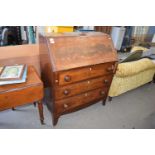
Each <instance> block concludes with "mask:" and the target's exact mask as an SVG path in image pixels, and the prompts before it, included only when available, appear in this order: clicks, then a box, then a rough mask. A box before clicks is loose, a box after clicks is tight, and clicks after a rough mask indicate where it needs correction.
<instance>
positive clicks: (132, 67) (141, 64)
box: [115, 58, 155, 77]
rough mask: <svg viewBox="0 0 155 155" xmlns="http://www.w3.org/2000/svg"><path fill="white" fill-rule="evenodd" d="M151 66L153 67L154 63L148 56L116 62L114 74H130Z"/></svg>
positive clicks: (122, 75) (119, 75)
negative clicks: (130, 60)
mask: <svg viewBox="0 0 155 155" xmlns="http://www.w3.org/2000/svg"><path fill="white" fill-rule="evenodd" d="M151 68H155V63H153V62H152V61H151V60H150V59H148V58H144V59H140V60H137V61H132V62H125V63H120V64H118V67H117V70H116V75H115V76H118V77H125V76H131V75H134V74H137V73H139V72H142V71H144V70H147V69H151Z"/></svg>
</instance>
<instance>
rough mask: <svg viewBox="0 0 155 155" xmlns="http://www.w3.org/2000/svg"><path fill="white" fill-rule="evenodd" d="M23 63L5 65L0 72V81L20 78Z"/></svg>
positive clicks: (23, 66)
mask: <svg viewBox="0 0 155 155" xmlns="http://www.w3.org/2000/svg"><path fill="white" fill-rule="evenodd" d="M24 69H25V65H23V64H22V65H14V66H5V67H3V68H2V70H1V72H0V81H5V80H7V81H8V80H18V79H21V78H22V75H23V72H24Z"/></svg>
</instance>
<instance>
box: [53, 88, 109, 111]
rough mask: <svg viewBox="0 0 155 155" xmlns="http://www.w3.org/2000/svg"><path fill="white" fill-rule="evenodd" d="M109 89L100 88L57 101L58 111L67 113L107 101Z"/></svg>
mask: <svg viewBox="0 0 155 155" xmlns="http://www.w3.org/2000/svg"><path fill="white" fill-rule="evenodd" d="M107 90H108V89H107V88H104V89H103V88H99V89H96V90H93V91H89V92H86V93H83V94H80V95H77V96H74V97H70V98H67V99H64V100H59V101H56V102H55V104H56V106H55V107H56V109H55V110H56V111H57V112H58V113H63V112H67V111H70V110H74V109H76V108H80V106H84V105H87V104H89V103H90V102H93V101H96V100H99V99H105V98H106V96H107Z"/></svg>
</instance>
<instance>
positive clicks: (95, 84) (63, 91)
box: [55, 75, 112, 100]
mask: <svg viewBox="0 0 155 155" xmlns="http://www.w3.org/2000/svg"><path fill="white" fill-rule="evenodd" d="M111 81H112V75H106V76H103V77H99V78H95V79H88V80H85V81H82V82H79V83H75V84H70V85H67V86H58V87H56V88H55V89H56V90H55V99H56V100H59V99H63V98H67V97H70V96H74V95H77V94H80V93H83V92H86V91H89V90H93V89H96V88H100V87H109V85H110V84H111Z"/></svg>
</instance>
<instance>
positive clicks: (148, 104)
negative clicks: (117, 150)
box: [0, 83, 155, 129]
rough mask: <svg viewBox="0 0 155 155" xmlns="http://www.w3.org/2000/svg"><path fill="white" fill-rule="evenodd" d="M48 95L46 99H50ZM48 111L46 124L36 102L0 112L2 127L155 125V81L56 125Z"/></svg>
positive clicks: (120, 126) (66, 116)
mask: <svg viewBox="0 0 155 155" xmlns="http://www.w3.org/2000/svg"><path fill="white" fill-rule="evenodd" d="M46 94H48V93H46ZM47 96H48V95H47ZM47 96H46V100H49V99H48V97H47ZM44 115H45V123H46V124H45V125H41V124H40V122H39V116H38V111H37V108H35V107H34V106H33V105H28V106H23V107H18V108H17V110H16V111H12V110H6V111H3V112H0V128H15V129H16V128H17V129H18V128H32V129H34V128H41V129H46V128H49V129H53V128H54V129H57V128H61V129H73V128H75V129H93V128H97V129H120V128H122V129H132V128H151V129H152V128H153V129H154V128H155V84H153V83H151V84H146V85H144V86H142V87H139V88H137V89H135V90H132V91H129V92H127V93H125V94H123V95H120V96H118V97H115V98H113V100H112V102H108V101H107V104H106V106H102V104H101V102H99V103H96V104H94V105H92V106H90V107H88V108H85V109H82V110H80V111H77V112H74V113H70V114H67V115H63V116H61V117H60V119H59V121H58V124H57V125H56V126H55V127H53V125H52V119H51V114H50V112H49V111H48V109H47V108H46V106H45V105H44Z"/></svg>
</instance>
